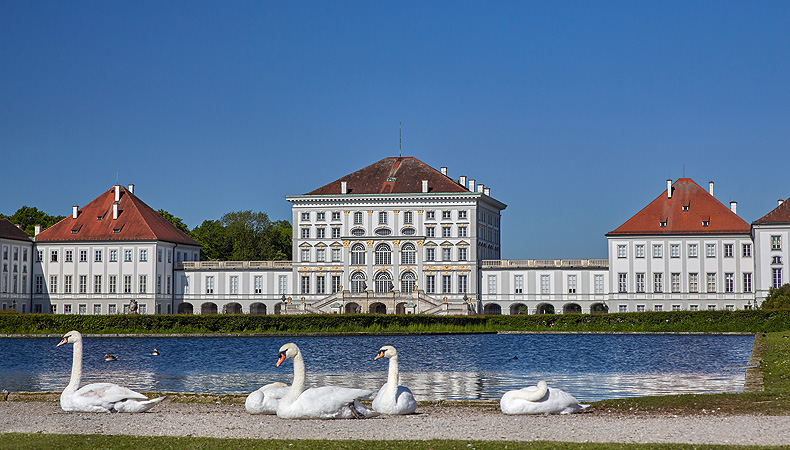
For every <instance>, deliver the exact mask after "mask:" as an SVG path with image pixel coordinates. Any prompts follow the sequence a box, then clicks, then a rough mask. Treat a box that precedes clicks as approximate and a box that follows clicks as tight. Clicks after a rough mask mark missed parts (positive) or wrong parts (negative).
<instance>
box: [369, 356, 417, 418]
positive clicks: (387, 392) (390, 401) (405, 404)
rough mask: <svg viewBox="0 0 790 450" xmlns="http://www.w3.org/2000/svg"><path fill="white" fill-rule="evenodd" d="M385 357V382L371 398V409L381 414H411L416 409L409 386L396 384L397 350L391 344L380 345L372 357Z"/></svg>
mask: <svg viewBox="0 0 790 450" xmlns="http://www.w3.org/2000/svg"><path fill="white" fill-rule="evenodd" d="M381 357H387V358H389V360H390V363H389V374H388V376H387V382H386V383H385V384H384V386H381V389H379V393H378V394H377V395H376V398H374V399H373V405H372V406H373V410H374V411H376V412H379V413H381V414H411V413H413V412H414V411H416V410H417V401H416V400H414V395H412V393H411V391H410V390H409V388H407V387H406V386H399V385H398V351H397V350H395V347H393V346H391V345H385V346H384V347H381V349H380V350H379V353H378V355H376V357H375V358H374V359H379V358H381Z"/></svg>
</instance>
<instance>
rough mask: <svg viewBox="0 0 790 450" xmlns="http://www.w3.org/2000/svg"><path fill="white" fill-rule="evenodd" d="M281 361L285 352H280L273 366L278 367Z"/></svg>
mask: <svg viewBox="0 0 790 450" xmlns="http://www.w3.org/2000/svg"><path fill="white" fill-rule="evenodd" d="M283 361H285V352H280V357H279V358H277V364H275V365H274V367H280V364H282V363H283Z"/></svg>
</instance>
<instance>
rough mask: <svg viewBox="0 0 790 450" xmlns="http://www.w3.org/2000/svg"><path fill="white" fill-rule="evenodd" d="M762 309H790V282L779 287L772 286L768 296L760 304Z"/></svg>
mask: <svg viewBox="0 0 790 450" xmlns="http://www.w3.org/2000/svg"><path fill="white" fill-rule="evenodd" d="M760 309H790V284H785V285H783V286H782V287H780V288H778V289H774V288H771V290H769V291H768V297H765V300H763V302H762V304H760Z"/></svg>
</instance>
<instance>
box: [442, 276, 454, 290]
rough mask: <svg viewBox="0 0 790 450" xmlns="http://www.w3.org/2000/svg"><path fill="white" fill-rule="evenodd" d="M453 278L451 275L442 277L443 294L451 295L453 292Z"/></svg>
mask: <svg viewBox="0 0 790 450" xmlns="http://www.w3.org/2000/svg"><path fill="white" fill-rule="evenodd" d="M452 281H453V279H452V276H450V275H442V293H443V294H450V293H452V292H453V287H452Z"/></svg>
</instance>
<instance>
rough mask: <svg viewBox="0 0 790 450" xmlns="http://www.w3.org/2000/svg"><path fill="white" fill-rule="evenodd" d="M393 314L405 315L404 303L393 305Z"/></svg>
mask: <svg viewBox="0 0 790 450" xmlns="http://www.w3.org/2000/svg"><path fill="white" fill-rule="evenodd" d="M395 314H406V302H400V303H398V304H397V305H395Z"/></svg>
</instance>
